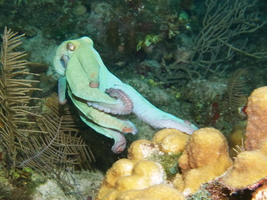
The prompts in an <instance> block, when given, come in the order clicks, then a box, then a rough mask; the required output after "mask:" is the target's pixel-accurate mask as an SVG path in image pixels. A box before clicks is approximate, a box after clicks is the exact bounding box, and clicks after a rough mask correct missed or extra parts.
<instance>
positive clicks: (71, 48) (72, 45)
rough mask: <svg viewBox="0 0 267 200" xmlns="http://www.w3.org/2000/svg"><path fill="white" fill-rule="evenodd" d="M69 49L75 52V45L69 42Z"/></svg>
mask: <svg viewBox="0 0 267 200" xmlns="http://www.w3.org/2000/svg"><path fill="white" fill-rule="evenodd" d="M67 49H68V50H70V51H74V50H75V46H74V44H72V43H71V42H68V44H67Z"/></svg>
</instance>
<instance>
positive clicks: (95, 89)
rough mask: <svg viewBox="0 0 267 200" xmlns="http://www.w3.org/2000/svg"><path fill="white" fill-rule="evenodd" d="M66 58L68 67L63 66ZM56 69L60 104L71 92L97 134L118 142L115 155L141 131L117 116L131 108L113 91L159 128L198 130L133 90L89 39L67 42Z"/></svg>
mask: <svg viewBox="0 0 267 200" xmlns="http://www.w3.org/2000/svg"><path fill="white" fill-rule="evenodd" d="M69 44H71V47H70V46H69ZM72 47H73V48H72ZM62 58H64V59H65V62H64V63H65V65H62V62H61V59H62ZM64 66H65V67H64ZM54 67H55V70H56V71H57V73H58V74H60V75H61V76H62V77H61V78H60V79H59V91H58V94H59V102H60V103H62V104H64V103H65V102H66V90H67V91H68V95H69V97H70V98H71V100H72V101H73V103H74V105H75V106H76V107H77V108H78V110H79V112H80V117H81V119H82V120H83V121H84V122H85V123H86V124H87V125H88V126H90V127H91V128H93V129H94V130H95V131H97V132H99V133H101V134H103V135H105V136H107V137H109V138H113V139H114V140H115V143H114V145H113V147H112V151H113V152H115V153H119V152H121V151H123V150H124V148H125V146H126V140H125V138H124V136H123V135H122V134H121V133H132V134H135V133H136V132H137V130H136V128H135V126H134V125H133V124H132V123H131V122H130V121H128V120H122V119H120V118H117V117H115V116H114V115H118V114H119V113H118V110H120V109H121V108H125V107H127V104H125V105H124V104H123V102H122V101H121V99H119V98H118V99H114V98H111V97H110V96H109V95H108V94H107V93H106V90H107V89H110V88H112V89H115V90H117V91H121V92H122V93H123V94H125V95H126V96H127V99H128V100H130V101H131V104H132V110H130V112H132V113H134V114H135V115H136V116H138V118H139V119H141V120H143V121H144V122H146V123H148V124H150V125H151V126H153V127H155V128H175V129H177V130H180V131H182V132H185V133H188V134H191V133H192V132H193V131H195V130H197V129H198V128H197V127H196V126H195V125H194V124H191V123H190V122H188V121H186V120H182V119H179V118H177V117H175V116H174V115H171V114H169V113H166V112H164V111H162V110H160V109H158V108H156V107H155V106H153V105H152V104H151V103H150V102H149V101H147V100H146V99H145V98H144V97H143V96H142V95H141V94H139V93H138V92H137V91H136V90H135V89H134V88H133V87H131V86H130V85H128V84H125V83H123V82H122V81H121V80H119V79H118V78H117V77H116V76H114V75H113V74H112V73H110V72H109V71H108V69H107V68H106V66H105V65H104V63H103V61H102V59H101V57H100V56H99V54H98V53H97V51H96V50H95V49H94V48H93V41H92V40H91V39H90V38H88V37H82V38H80V39H77V40H68V41H65V42H63V43H62V44H61V45H60V46H59V47H58V49H57V52H56V56H55V59H54ZM89 105H90V106H89ZM124 106H125V107H124ZM107 108H109V111H107ZM110 109H111V111H110ZM100 110H101V111H100ZM122 110H123V109H122ZM111 113H112V114H113V115H111ZM119 117H121V116H119Z"/></svg>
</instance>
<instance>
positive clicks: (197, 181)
mask: <svg viewBox="0 0 267 200" xmlns="http://www.w3.org/2000/svg"><path fill="white" fill-rule="evenodd" d="M178 163H179V167H180V168H181V169H182V175H178V176H177V177H176V179H175V180H174V184H175V186H176V187H177V188H179V189H182V190H183V192H184V194H186V195H188V194H192V193H194V192H196V191H197V190H198V188H199V187H200V186H201V184H203V183H206V182H208V181H211V180H213V179H214V178H216V177H218V176H220V175H222V174H223V173H224V172H225V171H226V170H227V169H228V168H229V167H230V166H231V165H232V160H231V159H230V157H229V153H228V145H227V141H226V138H225V137H224V136H223V134H222V133H221V132H220V131H218V130H216V129H214V128H202V129H199V130H197V131H195V132H194V133H193V134H192V136H191V137H190V138H189V141H188V144H187V146H186V149H185V151H184V152H183V154H182V156H181V157H180V158H179V161H178Z"/></svg>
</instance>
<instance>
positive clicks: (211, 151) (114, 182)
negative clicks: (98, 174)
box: [97, 128, 232, 200]
mask: <svg viewBox="0 0 267 200" xmlns="http://www.w3.org/2000/svg"><path fill="white" fill-rule="evenodd" d="M128 151H129V153H128V159H122V160H119V161H117V162H116V163H115V164H114V165H113V166H112V168H111V169H109V171H108V172H107V174H106V177H105V179H104V181H103V183H102V186H101V189H100V191H99V195H98V197H97V199H99V200H100V199H109V198H110V199H120V198H121V196H123V197H124V196H125V198H126V196H127V195H129V196H127V198H129V199H134V198H135V197H138V196H139V195H140V193H143V194H144V192H145V191H151V190H152V191H153V190H154V189H153V188H154V187H157V188H158V191H159V192H158V194H157V195H158V196H149V192H147V193H146V195H148V197H149V198H150V199H151V198H153V199H162V196H161V195H162V194H161V191H162V192H164V191H165V190H170V191H176V192H171V193H170V194H176V195H177V197H176V199H183V197H182V193H184V194H186V195H188V194H189V193H190V194H191V193H194V192H196V191H197V190H198V188H199V187H200V186H201V184H202V183H206V182H208V181H211V180H213V179H214V178H216V177H218V176H220V175H221V174H222V173H224V172H225V171H226V170H227V168H228V167H229V166H231V164H232V161H231V159H230V158H229V155H228V146H227V142H226V139H225V138H224V136H223V135H222V134H221V133H220V132H219V131H218V130H216V129H213V128H203V129H200V130H198V131H195V132H194V133H193V135H192V136H191V137H189V136H188V135H186V134H184V133H182V132H179V131H177V130H174V129H164V130H161V131H159V132H157V133H156V134H155V136H154V139H153V141H147V140H137V141H135V142H133V143H132V145H131V146H130V148H129V150H128ZM181 152H183V154H182V156H181V157H180V158H179V159H178V157H179V156H177V157H175V159H165V160H164V159H162V158H163V157H168V156H170V155H177V154H178V153H181ZM180 155H181V154H180ZM177 161H178V162H177ZM164 162H173V165H172V164H170V163H169V165H166V163H164ZM178 163H179V167H180V168H181V169H182V174H180V173H179V170H178V169H175V168H174V166H175V165H176V166H177V164H178ZM170 168H172V172H173V176H167V174H168V173H170V171H169V170H170ZM175 174H176V175H175ZM174 176H175V177H174ZM184 194H183V195H184ZM132 195H133V196H132ZM148 197H147V198H148ZM127 198H126V199H127ZM165 198H166V199H169V198H170V199H171V197H168V196H165ZM122 199H123V198H122Z"/></svg>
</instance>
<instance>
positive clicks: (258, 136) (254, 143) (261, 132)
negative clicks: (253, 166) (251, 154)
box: [245, 87, 267, 150]
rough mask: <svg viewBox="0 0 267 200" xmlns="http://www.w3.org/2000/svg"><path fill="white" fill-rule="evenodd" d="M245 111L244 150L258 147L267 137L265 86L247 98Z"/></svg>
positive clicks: (266, 92)
mask: <svg viewBox="0 0 267 200" xmlns="http://www.w3.org/2000/svg"><path fill="white" fill-rule="evenodd" d="M246 112H247V115H248V123H247V128H246V137H247V139H246V143H245V145H246V150H255V149H259V148H260V144H261V143H262V142H263V140H264V139H265V138H267V123H266V122H267V115H266V113H267V87H261V88H258V89H256V90H254V91H253V93H252V94H251V95H250V97H249V99H248V105H247V109H246Z"/></svg>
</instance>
